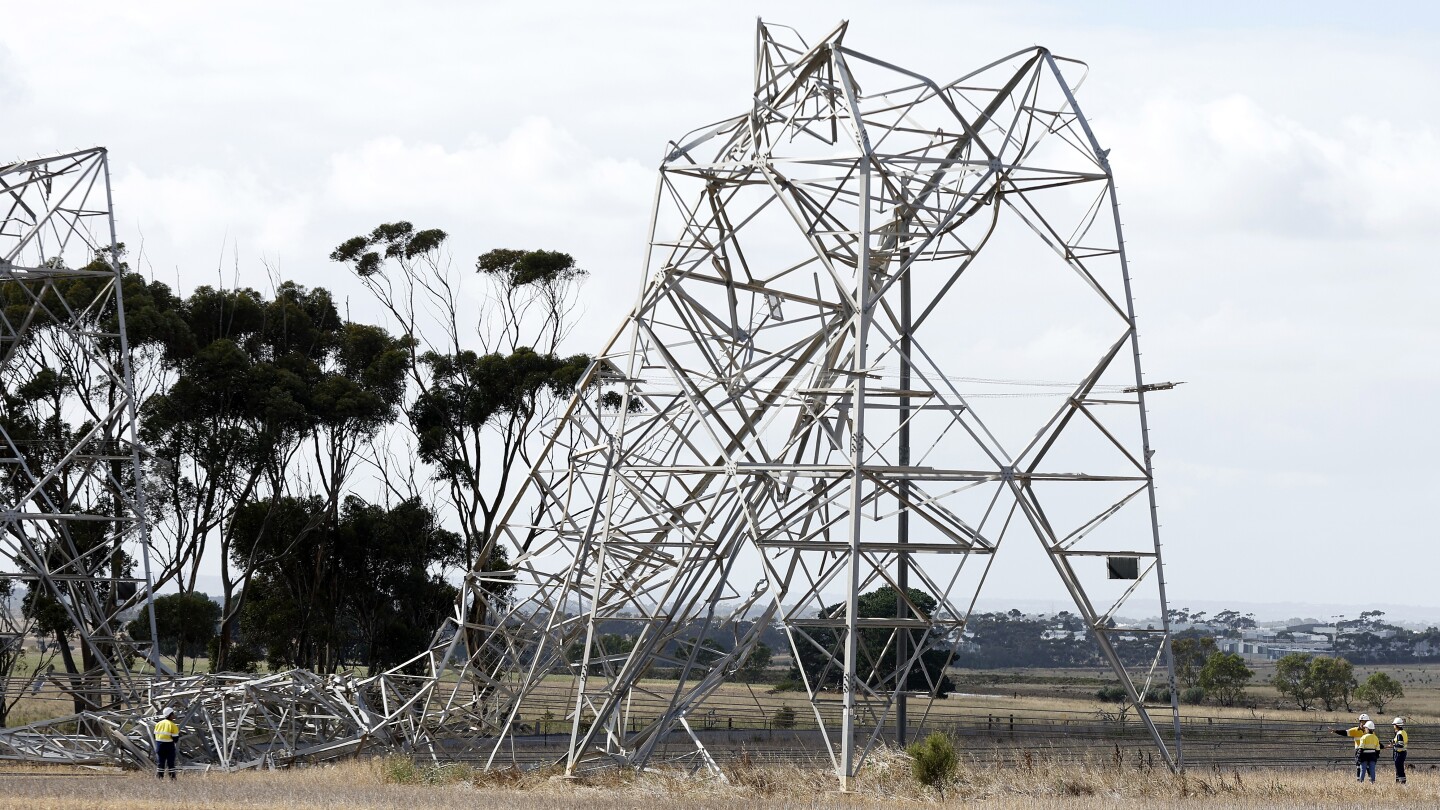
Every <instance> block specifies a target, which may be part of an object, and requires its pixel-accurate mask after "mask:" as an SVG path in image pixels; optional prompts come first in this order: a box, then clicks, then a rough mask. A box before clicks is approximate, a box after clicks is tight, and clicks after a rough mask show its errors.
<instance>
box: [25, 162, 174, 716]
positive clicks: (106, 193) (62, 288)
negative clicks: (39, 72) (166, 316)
mask: <svg viewBox="0 0 1440 810" xmlns="http://www.w3.org/2000/svg"><path fill="white" fill-rule="evenodd" d="M0 214H3V217H0V576H4V577H11V578H16V579H19V580H22V581H24V582H27V583H28V584H29V585H30V587H31V588H32V590H33V591H34V594H35V597H34V598H43V599H45V600H47V602H48V604H49V605H50V606H51V608H52V609H53V610H56V611H59V615H63V619H64V621H65V622H68V624H69V626H70V627H71V628H72V629H73V635H74V637H75V638H76V639H77V640H78V642H79V645H78V646H79V649H78V656H73V657H71V656H70V655H69V654H68V651H67V657H70V658H71V660H70V661H69V662H68V665H67V667H66V670H67V672H65V673H59V672H57V673H56V674H55V676H54V678H53V680H54V682H55V683H56V684H57V685H59V686H60V687H61V688H63V689H64V690H65V691H67V692H69V693H70V694H71V695H72V696H73V697H75V698H76V699H77V705H78V706H80V707H83V708H85V709H87V710H91V709H109V708H116V707H120V706H127V705H132V704H134V703H135V702H137V701H139V700H141V699H142V695H141V694H140V693H139V692H138V691H137V689H138V688H139V687H137V684H136V683H135V681H134V679H133V675H134V667H135V666H136V662H137V661H138V662H140V663H144V662H145V661H146V660H148V659H150V658H151V645H150V644H149V643H143V644H142V643H137V642H135V641H133V640H131V639H129V638H128V637H127V635H126V634H125V633H124V631H123V621H122V618H121V614H122V613H127V612H128V611H133V610H134V608H135V607H136V606H137V605H138V604H141V603H142V600H145V598H146V596H147V595H148V585H147V583H148V581H149V552H148V537H147V531H146V524H145V509H144V495H143V490H142V489H141V488H140V487H139V486H137V481H139V480H141V479H140V475H139V472H140V469H141V457H140V446H139V443H138V441H137V437H136V407H137V403H136V401H135V386H134V381H133V376H132V373H131V355H130V346H129V343H128V341H127V338H126V331H125V306H124V294H123V285H122V268H121V265H120V262H119V256H118V249H117V245H116V241H115V223H114V216H113V214H112V211H111V202H110V178H109V168H108V162H107V154H106V151H105V150H104V149H101V148H96V149H87V150H84V151H79V152H72V153H70V154H65V155H58V156H55V157H49V158H43V159H37V160H29V161H24V162H20V163H13V164H10V165H7V166H0ZM149 621H150V623H151V638H154V616H153V611H151V613H150V618H149ZM52 623H53V620H52ZM72 666H73V668H74V670H75V672H74V673H70V672H69V670H70V669H71V667H72Z"/></svg>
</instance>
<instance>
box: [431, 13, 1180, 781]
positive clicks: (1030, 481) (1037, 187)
mask: <svg viewBox="0 0 1440 810" xmlns="http://www.w3.org/2000/svg"><path fill="white" fill-rule="evenodd" d="M845 31H846V26H845V25H844V24H842V25H840V26H839V27H838V28H836V29H835V30H834V31H832V32H831V33H829V34H828V35H827V36H825V37H824V38H823V39H821V40H820V41H819V42H818V43H816V44H814V45H807V44H805V43H804V42H802V41H800V40H799V38H798V36H795V35H794V34H793V32H790V31H789V29H784V28H781V27H777V26H767V25H764V24H763V23H762V24H761V25H760V26H759V28H758V31H757V40H756V61H755V66H754V76H755V81H754V88H755V92H754V97H753V100H752V104H751V107H750V108H749V109H748V110H746V111H745V112H744V113H742V114H740V115H737V116H735V117H733V118H729V119H726V120H724V121H721V122H720V123H718V124H716V125H714V126H711V127H708V128H705V129H702V130H698V131H696V132H694V133H692V134H690V135H688V136H686V137H685V138H682V139H680V140H677V141H675V142H672V143H671V144H670V145H669V147H668V148H667V151H666V153H665V156H664V159H663V161H662V164H661V168H660V177H659V187H658V191H657V195H656V200H655V209H654V215H653V222H652V232H651V233H652V236H651V240H650V251H649V254H648V260H647V263H646V268H645V276H646V280H645V284H644V289H643V291H642V293H641V295H640V299H639V302H638V304H637V305H636V307H635V309H634V311H633V312H632V313H631V315H630V316H629V318H628V319H627V320H626V321H625V323H624V325H623V327H622V328H621V329H620V330H619V331H618V332H617V334H616V336H615V337H614V338H613V339H612V341H611V342H610V343H609V345H607V346H606V347H605V348H604V350H603V352H602V353H601V354H600V355H598V357H597V360H596V362H595V363H594V364H593V365H592V367H591V368H590V370H589V372H588V373H587V376H586V378H585V380H584V382H583V384H582V386H581V388H580V389H579V390H580V393H578V394H577V395H576V396H575V398H574V399H573V400H572V401H571V402H570V403H569V405H568V407H567V408H566V410H565V411H564V412H563V414H562V415H561V417H560V419H559V422H558V425H557V426H556V428H555V430H554V432H553V435H551V436H550V437H549V441H548V445H547V446H546V447H545V449H544V452H543V455H542V456H541V457H540V460H539V462H538V463H537V464H536V465H535V467H534V468H533V470H532V471H531V473H530V474H529V477H528V479H527V480H526V482H525V487H524V491H523V492H522V493H521V495H520V496H518V497H517V498H516V500H515V502H514V505H513V506H512V507H511V511H510V513H509V515H508V517H507V519H506V520H505V522H504V527H503V530H502V532H501V533H500V535H501V536H500V537H498V538H494V539H492V542H506V543H508V544H510V545H512V546H513V548H514V549H515V550H516V553H515V554H514V556H513V560H512V562H513V570H512V571H499V572H496V571H476V572H474V573H473V574H472V575H471V577H470V579H469V581H468V583H467V594H468V596H467V600H468V601H467V603H466V604H465V605H463V606H462V608H461V610H460V611H459V614H458V616H457V619H456V627H454V628H452V632H448V633H444V634H442V636H441V638H442V639H443V641H442V643H439V644H437V645H436V647H435V649H433V650H432V651H431V652H430V653H429V656H430V664H431V666H432V667H433V669H432V671H433V672H436V673H453V672H454V671H455V670H458V671H459V672H460V673H461V675H462V676H463V677H459V678H454V677H453V676H452V675H451V674H446V675H445V677H436V678H435V680H434V681H433V686H432V688H431V690H430V694H429V695H428V696H427V699H426V714H427V716H428V717H429V718H430V721H431V722H430V728H432V729H433V730H434V731H435V732H436V734H437V735H442V730H443V729H445V728H447V727H448V728H452V729H460V728H463V729H467V730H468V732H467V733H468V734H470V735H472V737H474V738H475V739H479V738H484V739H486V740H487V744H489V745H492V746H493V747H492V749H491V752H490V757H491V761H492V762H493V761H494V760H495V758H496V757H497V756H503V755H502V754H501V752H502V751H503V750H504V747H505V746H506V745H507V744H508V745H510V746H512V747H513V745H514V743H515V739H514V738H515V736H516V735H522V734H526V733H529V731H527V730H531V731H533V729H534V728H535V726H534V725H533V721H534V720H535V713H536V712H537V711H538V707H540V706H541V705H551V706H557V705H558V706H559V707H560V709H561V712H562V713H561V714H559V715H556V716H558V717H563V718H564V723H565V727H566V731H567V732H568V734H569V737H570V741H569V746H568V754H567V755H566V757H565V764H566V766H567V769H568V770H569V771H570V772H572V773H573V772H575V771H576V770H577V769H581V768H584V767H590V766H591V765H592V764H615V763H619V764H624V765H630V766H637V767H643V766H645V765H646V764H647V763H653V762H655V761H657V759H658V758H660V757H661V752H662V751H668V750H670V747H669V744H668V742H667V741H668V740H669V739H670V738H671V737H672V736H674V735H677V734H678V735H681V736H682V737H683V738H686V739H688V740H689V741H690V742H691V743H692V744H693V745H692V748H691V749H690V753H689V754H688V755H687V756H689V757H692V758H694V759H696V760H698V761H699V763H700V764H706V765H709V766H711V767H713V766H714V762H713V760H712V759H711V758H710V755H709V754H708V753H707V751H706V747H705V744H704V732H703V729H697V728H696V727H695V725H693V724H692V722H691V712H692V711H693V710H694V709H696V707H698V706H700V705H701V704H702V702H703V701H705V700H706V698H707V697H709V696H711V695H712V694H714V693H715V691H716V689H717V687H719V686H720V685H721V684H722V683H723V682H724V681H725V680H726V679H727V677H728V676H730V675H731V674H732V673H733V672H734V671H735V670H736V669H737V668H738V667H740V666H741V665H742V664H743V663H744V662H745V660H746V658H747V656H748V655H749V654H750V653H751V651H752V650H753V649H754V648H755V646H756V643H757V639H758V637H759V635H760V633H761V632H762V631H763V630H764V629H765V628H766V627H767V626H770V625H774V624H777V623H778V625H779V626H781V627H783V630H784V633H785V634H786V636H787V638H788V640H789V645H790V650H789V651H788V652H789V654H790V657H791V658H792V660H793V661H794V662H795V663H796V668H797V670H798V671H799V673H800V675H801V677H802V678H803V680H804V684H805V688H806V690H807V692H808V696H809V700H810V704H811V709H812V710H813V713H814V717H815V721H816V723H818V725H819V728H820V732H819V733H818V734H817V735H816V740H817V745H820V744H822V743H823V745H824V746H825V748H826V750H828V752H829V755H830V757H831V761H832V762H833V765H834V767H835V769H836V771H837V773H838V775H839V776H840V778H841V782H842V785H844V786H846V787H848V786H849V784H850V782H851V780H852V779H853V778H854V776H855V774H856V772H857V769H858V768H859V767H860V766H861V764H862V763H863V762H864V760H865V757H866V755H867V754H868V753H869V752H870V751H872V750H874V748H875V747H876V746H877V745H879V744H881V743H883V742H886V741H888V740H889V739H892V736H891V735H894V736H897V737H899V739H900V740H902V741H903V739H904V737H905V735H906V733H907V730H908V727H909V726H910V725H919V724H923V722H924V717H925V711H926V710H928V708H929V707H930V706H931V705H932V701H933V700H934V699H936V698H937V697H940V696H941V695H943V692H944V691H945V687H944V686H943V685H942V681H943V679H944V674H943V670H944V666H945V664H946V663H947V662H948V661H949V657H950V655H951V654H952V652H953V650H955V649H956V647H957V645H959V644H961V643H963V634H964V633H965V630H966V626H967V621H968V620H969V617H970V615H971V613H972V611H973V610H974V606H975V599H976V596H977V594H978V593H979V591H980V588H981V586H982V585H983V584H984V583H985V581H986V579H987V577H988V576H989V575H990V573H991V566H992V563H993V561H994V559H995V553H996V552H997V551H998V550H999V549H1000V547H1001V546H1002V544H1005V545H1007V546H1012V545H1021V544H1025V545H1027V546H1028V547H1029V549H1030V553H1031V554H1032V557H1031V559H1032V560H1035V561H1037V562H1036V564H1038V565H1040V566H1041V567H1042V568H1043V569H1045V570H1051V571H1053V573H1054V574H1056V575H1058V579H1059V581H1060V582H1061V583H1062V584H1063V586H1064V587H1065V589H1066V590H1067V591H1068V593H1069V595H1070V596H1071V597H1073V600H1074V604H1075V608H1076V611H1077V613H1076V614H1075V616H1076V618H1077V620H1078V622H1080V623H1081V630H1080V632H1083V633H1084V634H1086V635H1087V636H1088V637H1090V638H1093V640H1094V642H1095V644H1096V645H1097V646H1098V652H1099V655H1100V658H1101V660H1102V661H1103V662H1104V663H1105V664H1107V665H1108V666H1109V667H1111V668H1112V669H1113V670H1114V673H1115V675H1116V676H1117V677H1118V678H1119V680H1120V683H1121V684H1122V685H1123V687H1124V690H1125V694H1126V695H1127V697H1128V700H1129V702H1130V703H1132V704H1134V705H1135V708H1136V710H1137V713H1138V716H1139V718H1140V719H1141V721H1142V722H1143V724H1144V726H1145V728H1146V729H1147V730H1148V732H1149V734H1150V736H1151V737H1152V739H1153V741H1154V743H1155V745H1156V746H1157V747H1158V749H1159V751H1160V753H1161V754H1162V756H1163V757H1164V759H1165V761H1166V762H1167V763H1169V764H1171V765H1172V766H1174V765H1176V764H1177V763H1178V761H1179V757H1180V738H1179V720H1178V707H1177V705H1176V703H1175V698H1174V695H1175V689H1174V673H1173V666H1172V665H1171V661H1170V649H1169V625H1168V620H1167V619H1166V610H1165V607H1166V605H1165V593H1164V580H1163V576H1162V568H1161V560H1160V543H1159V530H1158V523H1157V521H1156V515H1155V500H1154V488H1153V483H1152V470H1151V463H1150V462H1151V451H1150V448H1149V443H1148V437H1147V427H1146V422H1145V419H1146V411H1145V389H1144V387H1143V380H1142V378H1141V370H1140V352H1139V347H1138V343H1137V335H1136V328H1135V314H1134V307H1133V304H1132V298H1131V294H1130V278H1129V271H1128V267H1127V263H1126V257H1125V246H1124V242H1123V239H1122V236H1121V229H1120V222H1119V217H1118V203H1117V201H1116V196H1115V183H1114V178H1113V176H1112V173H1111V169H1110V163H1109V161H1108V159H1107V157H1108V150H1105V149H1102V148H1101V147H1100V145H1099V143H1098V142H1097V140H1096V138H1095V135H1094V134H1093V132H1092V131H1091V129H1090V126H1089V124H1088V122H1087V121H1086V119H1085V118H1084V117H1083V116H1082V114H1081V112H1080V109H1079V107H1078V106H1077V105H1076V101H1075V97H1074V89H1075V87H1076V86H1077V84H1078V77H1079V76H1081V75H1083V70H1084V66H1083V65H1082V64H1081V63H1079V62H1075V61H1073V60H1068V59H1064V58H1061V57H1057V56H1055V55H1053V54H1052V53H1050V52H1049V51H1048V50H1045V49H1043V48H1034V49H1030V50H1026V51H1021V52H1019V53H1015V54H1012V55H1010V56H1007V57H1005V58H1003V59H1000V60H997V61H995V62H993V63H991V64H989V65H987V66H985V67H983V68H981V69H980V70H977V71H975V72H973V73H970V74H967V75H965V76H963V77H961V78H960V79H958V80H956V81H954V82H951V83H949V84H944V85H941V84H937V83H935V82H933V81H931V80H929V79H926V78H924V77H922V76H920V75H918V74H916V73H914V72H911V71H908V70H905V69H903V68H900V67H897V66H894V65H891V64H889V63H886V62H883V61H880V60H878V59H875V58H873V57H870V56H867V55H865V54H862V53H858V52H856V51H854V50H851V49H850V48H848V47H847V46H846V45H845V44H844V35H845ZM987 248H988V249H987ZM1007 284H1009V285H1011V288H1012V291H1013V292H1014V293H1015V294H1016V297H1014V298H1010V299H1005V298H1004V297H1000V298H998V300H992V298H991V297H990V296H992V295H998V293H997V290H1000V289H1004V288H1005V287H1006V285H1007ZM1070 323H1074V324H1076V326H1075V327H1074V328H1073V329H1065V328H1062V327H1064V326H1065V325H1066V324H1070ZM1037 357H1038V358H1040V362H1037V363H1035V364H1032V365H1026V361H1027V360H1029V359H1034V358H1037ZM1012 358H1013V360H1012ZM979 368H986V369H991V368H994V369H999V370H1001V371H1005V370H1010V371H1012V372H1015V371H1023V370H1025V369H1031V370H1036V371H1041V370H1043V371H1045V372H1048V374H1049V377H1048V379H1049V380H1050V382H1045V381H1040V383H1034V382H1033V381H1025V380H1019V381H1014V382H1015V384H1016V385H1025V384H1044V385H1055V384H1056V383H1055V382H1054V381H1055V380H1060V381H1063V382H1064V389H1063V391H1062V393H1061V394H1060V395H1059V396H1058V397H1050V398H1048V399H1047V398H1045V397H1038V398H1037V397H1030V398H1024V397H1022V396H1019V395H1016V396H1009V395H1002V396H991V397H988V398H987V397H985V396H982V395H974V394H972V393H971V390H972V389H973V388H975V387H976V386H984V385H990V384H996V383H1002V382H1005V381H1004V380H1003V379H1000V378H998V377H984V376H982V375H980V374H977V373H976V369H979ZM1057 375H1059V376H1057ZM1012 376H1013V375H1012ZM1037 404H1038V405H1039V406H1041V407H1037ZM1022 406H1023V407H1022ZM1016 535H1019V536H1021V537H1028V538H1029V539H1023V540H1009V539H1008V538H1010V537H1012V536H1016ZM1037 544H1038V545H1037ZM1044 572H1045V571H1044V570H1038V571H1026V572H1024V574H1023V575H1024V576H1025V577H1027V578H1033V577H1034V576H1038V575H1039V574H1042V573H1044ZM876 594H879V596H878V597H876ZM876 603H878V604H879V608H878V609H877V608H876ZM1126 605H1131V606H1132V607H1135V606H1143V608H1142V607H1136V609H1144V610H1146V611H1155V610H1158V615H1159V616H1160V618H1159V619H1158V620H1156V621H1154V622H1151V623H1149V624H1147V625H1146V626H1143V627H1142V626H1133V625H1131V626H1126V625H1125V624H1122V623H1121V622H1120V619H1122V618H1123V617H1124V616H1125V614H1123V613H1120V612H1119V611H1121V609H1122V608H1124V607H1125V606H1126ZM1147 615H1153V614H1147ZM615 622H625V623H628V625H629V626H638V627H639V628H640V629H639V631H638V632H637V633H635V634H634V635H633V638H631V639H629V640H628V641H627V643H626V644H625V645H623V646H620V645H617V644H615V643H614V641H607V640H606V632H605V627H606V625H607V623H615ZM937 656H938V658H937ZM662 675H663V676H664V677H666V678H667V679H666V680H659V679H657V676H662ZM557 676H559V677H557ZM557 682H558V683H563V684H565V685H566V687H565V688H566V689H568V692H567V693H566V697H565V698H564V699H563V700H562V701H560V702H559V703H558V704H557V703H555V702H553V700H552V702H551V703H549V704H546V702H545V700H542V699H541V693H542V692H544V691H545V690H547V689H553V688H554V685H555V684H556V683H557ZM1162 684H1164V685H1168V686H1169V687H1170V689H1169V693H1170V695H1171V697H1170V698H1169V703H1168V705H1166V706H1165V707H1164V710H1165V711H1168V712H1169V713H1170V714H1171V719H1172V721H1173V723H1172V725H1173V732H1171V731H1169V730H1166V729H1163V728H1162V727H1160V726H1157V725H1156V724H1155V723H1154V722H1153V720H1152V718H1151V713H1150V712H1149V711H1147V709H1146V707H1145V702H1146V699H1147V696H1148V695H1149V694H1154V693H1155V692H1158V691H1159V690H1158V689H1154V687H1158V686H1160V685H1162ZM1152 690H1153V691H1152ZM916 701H919V702H920V703H921V704H922V706H921V708H920V712H919V715H918V716H917V715H916V709H917V706H916V705H915V703H916ZM547 714H550V713H549V712H547ZM692 761H694V760H692Z"/></svg>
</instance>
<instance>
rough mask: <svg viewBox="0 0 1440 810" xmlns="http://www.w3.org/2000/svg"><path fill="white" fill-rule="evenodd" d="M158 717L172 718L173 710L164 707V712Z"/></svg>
mask: <svg viewBox="0 0 1440 810" xmlns="http://www.w3.org/2000/svg"><path fill="white" fill-rule="evenodd" d="M160 716H161V717H174V716H175V710H174V709H172V708H170V707H169V706H166V707H165V711H163V712H161V713H160Z"/></svg>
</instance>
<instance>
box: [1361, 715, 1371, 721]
mask: <svg viewBox="0 0 1440 810" xmlns="http://www.w3.org/2000/svg"><path fill="white" fill-rule="evenodd" d="M1360 722H1362V723H1368V722H1370V715H1368V714H1362V715H1360Z"/></svg>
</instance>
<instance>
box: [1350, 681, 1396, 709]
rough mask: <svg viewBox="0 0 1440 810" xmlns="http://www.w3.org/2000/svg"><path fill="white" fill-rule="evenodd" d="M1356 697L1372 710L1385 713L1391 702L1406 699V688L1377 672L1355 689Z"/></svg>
mask: <svg viewBox="0 0 1440 810" xmlns="http://www.w3.org/2000/svg"><path fill="white" fill-rule="evenodd" d="M1355 697H1357V698H1359V699H1360V700H1363V701H1365V704H1366V705H1367V706H1369V707H1371V708H1372V709H1375V710H1376V711H1381V712H1383V711H1385V706H1386V705H1387V704H1389V703H1390V701H1392V700H1394V699H1396V698H1402V697H1405V687H1404V686H1401V685H1400V682H1399V681H1397V680H1395V679H1394V678H1392V677H1391V676H1389V675H1387V674H1386V673H1384V672H1375V673H1371V675H1370V677H1368V678H1366V679H1365V682H1364V683H1362V684H1360V686H1359V687H1357V688H1356V689H1355Z"/></svg>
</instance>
